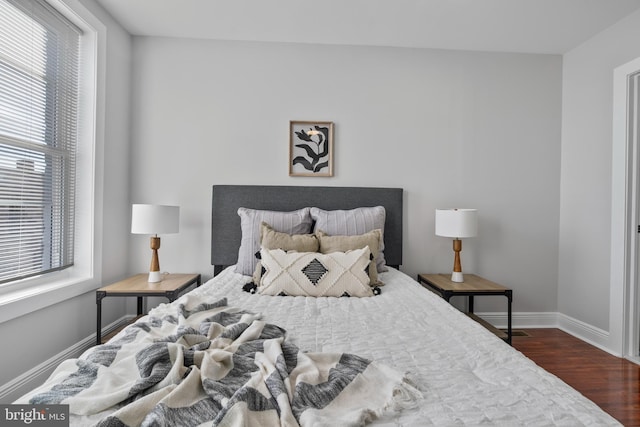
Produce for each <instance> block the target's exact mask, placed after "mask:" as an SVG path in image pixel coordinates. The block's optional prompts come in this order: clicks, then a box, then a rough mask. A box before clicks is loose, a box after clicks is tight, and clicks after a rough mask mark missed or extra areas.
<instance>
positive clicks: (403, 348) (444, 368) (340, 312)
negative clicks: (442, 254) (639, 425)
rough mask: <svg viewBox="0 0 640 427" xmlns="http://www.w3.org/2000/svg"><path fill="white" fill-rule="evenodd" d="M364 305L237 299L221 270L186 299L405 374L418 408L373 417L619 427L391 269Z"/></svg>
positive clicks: (236, 283)
mask: <svg viewBox="0 0 640 427" xmlns="http://www.w3.org/2000/svg"><path fill="white" fill-rule="evenodd" d="M389 270H390V271H389V272H387V273H382V275H381V280H382V281H383V282H385V283H386V285H385V286H384V287H383V288H382V294H381V295H378V296H375V297H370V298H310V297H309V298H308V297H273V296H262V295H252V294H247V293H246V292H244V291H242V285H243V284H244V283H246V282H247V281H248V278H247V277H246V276H242V275H239V274H236V273H234V272H233V270H232V269H226V270H225V271H223V272H222V273H221V274H220V275H219V276H217V277H216V278H214V279H212V280H211V281H209V282H208V283H206V284H205V285H203V286H202V287H201V288H200V289H197V290H196V291H195V292H199V293H202V294H203V295H204V294H206V295H212V296H215V297H216V298H217V297H219V296H223V295H224V296H227V297H228V299H229V304H230V305H235V306H242V307H244V308H245V309H247V310H251V311H255V312H260V313H262V314H263V319H264V320H266V321H269V322H271V323H275V324H277V325H280V326H282V327H283V328H285V329H286V330H287V331H288V333H289V336H290V338H291V339H292V341H293V343H295V344H296V345H298V346H299V347H300V348H301V349H302V350H307V351H314V352H349V353H354V354H357V355H360V356H363V357H367V358H371V359H373V360H376V361H378V362H381V363H385V364H387V365H389V366H391V367H394V368H396V369H398V370H401V371H409V372H410V374H411V375H412V378H413V379H415V381H416V382H417V384H418V386H419V388H420V389H421V390H422V392H423V394H424V400H423V401H422V402H421V404H420V406H419V408H417V409H412V410H405V411H402V412H400V413H398V414H393V415H390V416H388V417H386V418H383V419H379V420H377V421H376V422H374V425H387V426H392V425H393V426H395V425H403V426H427V425H434V426H459V425H467V426H478V425H501V426H517V425H527V426H547V425H559V426H572V427H574V426H581V425H585V426H608V425H620V424H619V423H618V422H617V421H616V420H615V419H614V418H612V417H611V416H609V415H608V414H607V413H605V412H604V411H602V410H601V409H600V408H599V407H598V406H597V405H595V404H594V403H593V402H591V401H590V400H588V399H586V398H585V397H584V396H582V395H581V394H580V393H578V392H577V391H576V390H574V389H573V388H571V387H569V386H568V385H567V384H565V383H564V382H563V381H561V380H560V379H559V378H557V377H556V376H554V375H552V374H550V373H548V372H547V371H545V370H543V369H542V368H540V367H538V366H537V365H536V364H535V363H533V362H532V361H531V360H530V359H528V358H526V357H525V356H524V355H522V354H521V353H520V352H518V351H516V350H514V349H513V348H512V347H510V346H509V345H508V344H506V343H505V342H504V341H502V340H500V339H499V338H497V337H496V336H495V335H493V334H492V333H490V332H489V331H487V330H486V329H485V328H483V327H482V326H480V325H479V324H477V323H476V322H474V321H472V320H470V319H469V318H468V317H467V316H465V315H464V314H462V313H460V312H459V311H458V310H456V309H455V308H454V307H452V306H451V305H449V304H447V303H446V302H444V300H442V299H441V298H439V297H438V296H437V295H435V294H433V293H431V292H429V291H427V290H426V289H424V288H422V287H421V286H420V285H419V284H418V283H417V282H416V281H415V280H413V279H411V278H410V277H409V276H407V275H406V274H404V273H401V272H399V271H397V270H395V269H393V268H391V269H389Z"/></svg>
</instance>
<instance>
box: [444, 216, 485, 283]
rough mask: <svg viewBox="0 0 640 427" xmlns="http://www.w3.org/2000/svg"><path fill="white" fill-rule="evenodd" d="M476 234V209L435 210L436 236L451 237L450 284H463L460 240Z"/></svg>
mask: <svg viewBox="0 0 640 427" xmlns="http://www.w3.org/2000/svg"><path fill="white" fill-rule="evenodd" d="M477 234H478V211H477V210H476V209H436V235H437V236H443V237H453V252H454V259H453V273H452V274H451V281H452V282H464V276H463V275H462V263H461V262H460V251H462V240H460V239H462V238H465V237H474V236H476V235H477Z"/></svg>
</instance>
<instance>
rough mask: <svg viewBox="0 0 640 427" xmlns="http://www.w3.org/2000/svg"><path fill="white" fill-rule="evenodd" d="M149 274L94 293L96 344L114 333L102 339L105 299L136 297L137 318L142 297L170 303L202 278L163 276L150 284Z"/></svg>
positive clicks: (179, 275)
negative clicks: (157, 298)
mask: <svg viewBox="0 0 640 427" xmlns="http://www.w3.org/2000/svg"><path fill="white" fill-rule="evenodd" d="M148 278H149V274H148V273H144V274H136V275H135V276H131V277H129V278H127V279H124V280H121V281H119V282H116V283H112V284H111V285H108V286H104V287H102V288H100V289H98V290H97V291H96V304H97V309H98V310H97V329H96V344H102V343H103V342H106V341H107V340H108V339H109V338H111V337H112V336H113V335H115V333H117V332H119V330H118V331H115V333H110V334H108V335H107V336H106V337H105V339H104V340H103V338H102V300H103V298H105V297H137V299H138V307H137V308H138V310H137V311H138V317H136V318H135V319H134V321H135V320H137V319H138V318H140V317H141V316H142V300H143V298H144V297H165V298H167V299H168V300H169V301H170V302H171V301H174V300H176V299H177V298H178V297H179V296H180V295H181V294H182V293H183V292H184V291H185V290H186V289H187V288H189V287H190V286H192V285H194V284H195V285H196V287H197V286H200V285H201V284H202V278H201V276H200V275H199V274H165V275H163V276H162V281H160V282H157V283H150V282H149V281H148Z"/></svg>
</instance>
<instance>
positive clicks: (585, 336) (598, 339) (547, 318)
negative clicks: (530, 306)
mask: <svg viewBox="0 0 640 427" xmlns="http://www.w3.org/2000/svg"><path fill="white" fill-rule="evenodd" d="M476 315H478V316H479V317H481V318H482V319H484V320H486V321H487V322H489V323H491V324H492V325H493V326H495V327H496V328H500V329H504V328H506V327H507V313H499V312H497V313H476ZM511 321H512V327H513V329H526V328H558V329H560V330H561V331H564V332H566V333H568V334H570V335H573V336H574V337H576V338H578V339H580V340H582V341H584V342H586V343H589V344H591V345H593V346H594V347H597V348H599V349H600V350H602V351H606V352H607V353H609V354H612V355H614V356H617V357H621V356H622V355H621V354H619V353H617V352H616V351H613V350H611V349H610V348H608V347H607V345H608V344H609V332H607V331H604V330H602V329H600V328H596V327H595V326H592V325H589V324H587V323H584V322H581V321H580V320H577V319H574V318H572V317H569V316H567V315H565V314H562V313H555V312H541V313H512V320H511Z"/></svg>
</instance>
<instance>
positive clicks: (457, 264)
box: [451, 239, 464, 283]
mask: <svg viewBox="0 0 640 427" xmlns="http://www.w3.org/2000/svg"><path fill="white" fill-rule="evenodd" d="M461 251H462V240H460V239H453V253H454V257H453V273H451V281H452V282H457V283H462V282H464V276H463V275H462V262H461V261H460V252H461Z"/></svg>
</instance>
